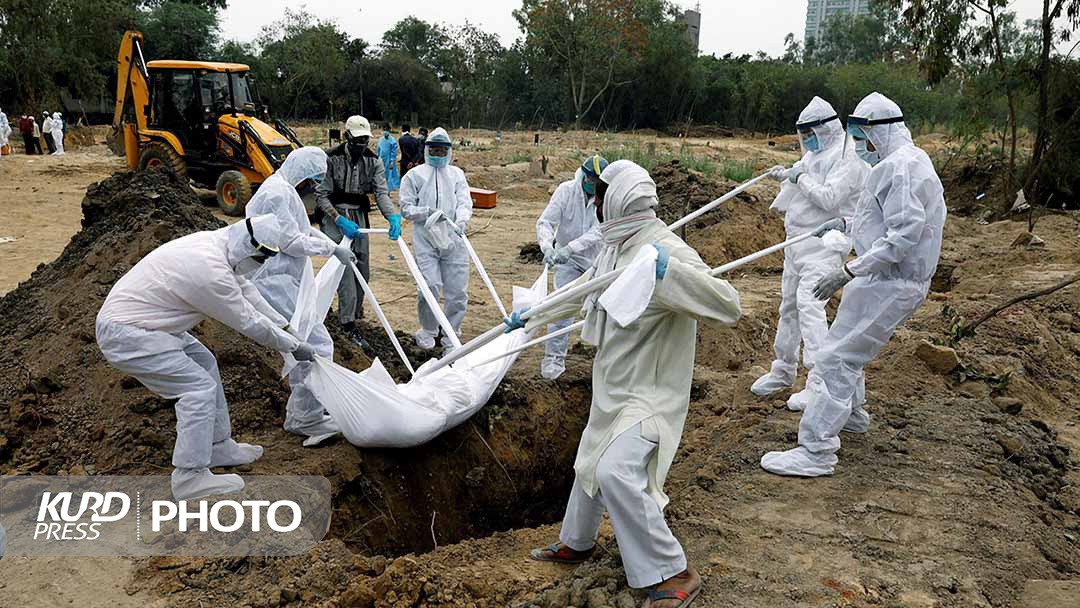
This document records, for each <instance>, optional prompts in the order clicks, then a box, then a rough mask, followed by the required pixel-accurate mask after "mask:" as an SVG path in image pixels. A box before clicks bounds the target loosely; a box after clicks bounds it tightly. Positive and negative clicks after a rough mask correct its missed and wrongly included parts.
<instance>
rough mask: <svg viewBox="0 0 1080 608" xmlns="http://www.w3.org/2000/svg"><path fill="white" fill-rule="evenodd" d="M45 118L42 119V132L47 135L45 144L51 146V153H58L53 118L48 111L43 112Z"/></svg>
mask: <svg viewBox="0 0 1080 608" xmlns="http://www.w3.org/2000/svg"><path fill="white" fill-rule="evenodd" d="M41 115H42V116H44V117H45V118H44V119H43V120H42V121H41V132H42V134H43V135H44V136H45V145H46V146H48V148H49V154H50V155H52V154H56V141H55V140H53V134H52V130H53V119H52V116H50V115H49V113H48V112H42V113H41Z"/></svg>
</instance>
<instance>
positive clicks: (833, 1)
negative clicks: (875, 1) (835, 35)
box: [804, 0, 871, 40]
mask: <svg viewBox="0 0 1080 608" xmlns="http://www.w3.org/2000/svg"><path fill="white" fill-rule="evenodd" d="M870 2H871V0H809V1H808V2H807V6H806V35H805V37H804V40H809V39H811V38H820V37H821V34H822V31H823V28H822V26H823V25H824V24H825V22H826V21H827V20H828V19H829V18H830V17H835V16H836V15H869V14H870Z"/></svg>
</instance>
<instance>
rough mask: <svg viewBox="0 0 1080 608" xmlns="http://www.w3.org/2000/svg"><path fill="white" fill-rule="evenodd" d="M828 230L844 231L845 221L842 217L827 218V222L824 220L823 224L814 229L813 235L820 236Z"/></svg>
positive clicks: (845, 228) (845, 227)
mask: <svg viewBox="0 0 1080 608" xmlns="http://www.w3.org/2000/svg"><path fill="white" fill-rule="evenodd" d="M830 230H839V231H840V232H845V231H846V230H847V222H845V221H844V218H842V217H837V218H833V219H831V220H828V221H827V222H824V223H823V224H821V225H820V226H818V227H817V228H815V229H814V236H816V237H818V238H821V237H823V236H825V233H826V232H828V231H830Z"/></svg>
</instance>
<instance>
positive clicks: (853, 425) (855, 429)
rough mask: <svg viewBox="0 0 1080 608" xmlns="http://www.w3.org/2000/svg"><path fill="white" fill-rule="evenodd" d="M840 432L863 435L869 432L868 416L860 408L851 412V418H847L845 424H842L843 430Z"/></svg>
mask: <svg viewBox="0 0 1080 608" xmlns="http://www.w3.org/2000/svg"><path fill="white" fill-rule="evenodd" d="M840 430H841V431H843V432H845V433H865V432H867V431H869V430H870V414H868V413H867V412H866V410H864V409H863V408H861V407H857V408H855V409H853V410H851V416H848V419H847V422H845V423H844V428H842V429H840Z"/></svg>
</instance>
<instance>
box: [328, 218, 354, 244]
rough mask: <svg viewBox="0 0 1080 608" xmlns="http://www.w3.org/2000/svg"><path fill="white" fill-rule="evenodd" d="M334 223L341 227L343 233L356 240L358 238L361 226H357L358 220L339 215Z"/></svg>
mask: <svg viewBox="0 0 1080 608" xmlns="http://www.w3.org/2000/svg"><path fill="white" fill-rule="evenodd" d="M334 224H335V225H336V226H337V227H338V228H340V229H341V233H342V234H344V235H345V236H347V237H349V238H350V239H353V240H354V241H355V240H356V237H358V236H360V226H357V225H356V222H354V221H352V220H350V219H349V218H347V217H345V216H344V215H339V216H337V219H335V220H334Z"/></svg>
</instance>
